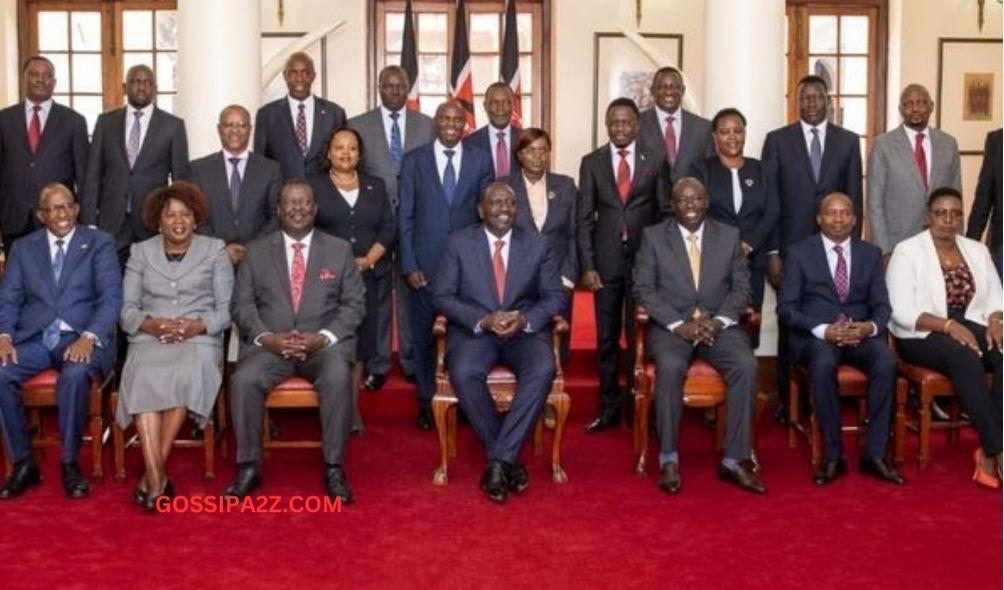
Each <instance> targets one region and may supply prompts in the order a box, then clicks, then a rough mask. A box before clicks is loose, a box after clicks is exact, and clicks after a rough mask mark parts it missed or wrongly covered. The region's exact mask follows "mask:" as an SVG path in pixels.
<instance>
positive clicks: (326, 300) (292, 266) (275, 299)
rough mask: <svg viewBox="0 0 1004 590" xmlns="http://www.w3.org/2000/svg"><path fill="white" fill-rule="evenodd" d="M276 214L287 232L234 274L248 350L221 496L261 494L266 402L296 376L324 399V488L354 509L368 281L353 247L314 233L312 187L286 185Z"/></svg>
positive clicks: (257, 249) (265, 240)
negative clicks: (351, 457)
mask: <svg viewBox="0 0 1004 590" xmlns="http://www.w3.org/2000/svg"><path fill="white" fill-rule="evenodd" d="M276 209H277V217H278V219H279V225H280V228H281V229H280V230H279V231H276V232H273V233H271V234H268V235H266V236H265V237H262V238H260V239H258V240H255V241H254V242H251V243H250V244H248V246H247V256H246V257H245V259H244V262H243V263H242V264H241V265H240V266H239V267H238V270H237V281H236V285H235V287H234V298H233V304H232V310H233V312H232V314H231V315H232V316H233V318H234V321H235V322H236V324H237V327H238V328H239V329H240V334H241V337H242V342H241V352H240V357H239V359H238V361H237V369H236V370H235V371H234V375H233V377H232V379H231V382H230V413H231V416H232V418H233V427H234V435H235V437H236V439H237V477H236V478H235V479H234V483H233V484H232V485H231V486H230V487H228V488H227V489H226V491H225V492H224V493H225V494H226V495H227V496H235V497H237V498H244V497H246V496H247V495H248V494H250V493H251V492H252V491H254V490H255V489H257V488H258V487H259V486H261V434H262V422H263V420H264V412H265V398H267V397H268V395H269V393H270V392H271V391H272V389H273V388H274V387H276V386H277V385H279V384H280V383H282V382H283V381H285V380H286V379H287V378H289V377H293V376H294V375H298V376H301V377H303V378H305V379H308V380H309V381H310V382H311V383H312V384H313V387H314V389H315V390H316V391H317V395H318V398H319V399H320V406H321V436H322V439H323V452H324V485H325V489H326V491H327V493H328V496H329V497H331V498H332V499H335V498H341V501H342V502H345V503H346V504H350V503H352V501H353V499H354V497H353V495H352V490H351V489H350V488H349V486H348V483H347V481H346V478H345V470H344V469H343V462H344V459H345V448H346V446H347V439H348V436H349V430H350V429H351V427H352V377H351V367H350V364H351V363H352V362H353V361H354V360H355V356H356V337H355V331H356V328H357V327H358V326H359V324H360V323H361V322H362V320H363V313H364V308H365V298H364V296H365V287H364V286H363V279H362V275H360V274H359V270H358V268H357V267H356V263H355V258H353V256H352V247H351V246H350V245H349V243H348V242H346V241H344V240H340V239H338V238H335V237H332V236H329V235H327V234H325V233H322V232H319V231H314V216H315V214H316V213H317V202H316V201H315V200H314V193H313V191H312V190H311V188H310V184H308V183H307V181H305V180H291V181H289V182H287V183H286V184H285V186H284V187H283V188H282V191H281V192H280V194H279V204H278V206H277V208H276Z"/></svg>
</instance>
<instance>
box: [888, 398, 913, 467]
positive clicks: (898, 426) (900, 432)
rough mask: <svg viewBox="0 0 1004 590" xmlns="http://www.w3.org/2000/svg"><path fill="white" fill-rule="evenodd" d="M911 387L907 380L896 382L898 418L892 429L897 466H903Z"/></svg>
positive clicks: (894, 458)
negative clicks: (907, 402) (907, 401)
mask: <svg viewBox="0 0 1004 590" xmlns="http://www.w3.org/2000/svg"><path fill="white" fill-rule="evenodd" d="M908 394H909V385H907V382H906V379H897V380H896V417H895V418H894V421H893V427H892V449H893V454H892V459H893V461H894V462H895V463H896V464H897V465H902V464H903V440H904V439H905V438H906V398H907V395H908Z"/></svg>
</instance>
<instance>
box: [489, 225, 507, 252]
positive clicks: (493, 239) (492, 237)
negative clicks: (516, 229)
mask: <svg viewBox="0 0 1004 590" xmlns="http://www.w3.org/2000/svg"><path fill="white" fill-rule="evenodd" d="M485 235H486V236H488V243H489V244H492V245H493V246H494V244H495V242H497V241H499V240H502V242H503V243H505V245H506V246H508V245H509V240H510V239H512V230H511V229H510V230H509V231H507V232H506V233H505V234H504V235H503V236H502V237H501V238H500V237H498V236H496V235H495V234H493V233H492V232H490V231H488V228H487V227H485ZM503 247H505V246H503Z"/></svg>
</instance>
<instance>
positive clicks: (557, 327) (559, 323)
mask: <svg viewBox="0 0 1004 590" xmlns="http://www.w3.org/2000/svg"><path fill="white" fill-rule="evenodd" d="M551 322H552V323H554V333H555V334H567V333H568V332H569V330H570V328H569V326H568V320H566V319H565V318H563V317H561V316H560V315H556V316H554V317H553V318H551Z"/></svg>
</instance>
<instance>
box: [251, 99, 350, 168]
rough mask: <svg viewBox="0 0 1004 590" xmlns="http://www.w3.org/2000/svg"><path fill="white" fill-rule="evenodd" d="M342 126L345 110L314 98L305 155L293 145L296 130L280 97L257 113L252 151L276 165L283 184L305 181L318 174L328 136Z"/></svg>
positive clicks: (287, 105) (287, 101) (329, 102)
mask: <svg viewBox="0 0 1004 590" xmlns="http://www.w3.org/2000/svg"><path fill="white" fill-rule="evenodd" d="M344 124H345V109H343V108H342V107H340V106H338V105H337V104H335V103H333V102H331V101H329V100H324V99H323V98H321V97H319V96H315V97H314V124H313V126H312V131H311V135H310V145H309V146H308V147H307V154H306V155H304V154H302V153H301V152H300V147H299V145H297V143H296V127H294V125H293V116H292V114H290V112H289V99H288V98H287V97H285V96H284V97H282V98H280V99H278V100H274V101H272V102H270V103H268V104H267V105H265V106H263V107H261V108H260V109H258V114H256V115H255V118H254V151H255V153H257V154H260V155H262V156H265V157H266V158H271V159H273V160H275V161H276V162H279V168H280V170H281V171H282V177H283V179H284V180H292V179H294V178H307V177H308V176H310V175H312V174H319V173H320V172H321V168H320V162H319V161H318V160H319V159H320V158H321V156H324V155H325V154H326V153H327V151H328V138H329V137H330V136H331V132H332V131H334V130H335V129H338V128H339V127H341V126H342V125H344Z"/></svg>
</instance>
